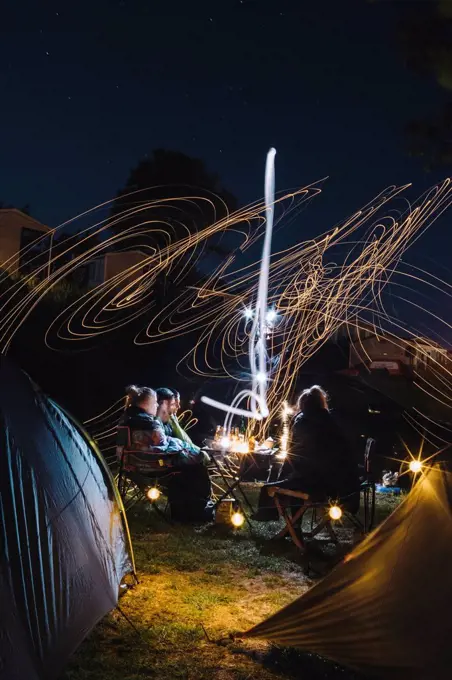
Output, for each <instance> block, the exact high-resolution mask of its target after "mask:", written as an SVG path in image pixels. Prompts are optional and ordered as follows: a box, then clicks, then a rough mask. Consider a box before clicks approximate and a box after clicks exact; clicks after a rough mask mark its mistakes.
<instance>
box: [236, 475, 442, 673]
mask: <svg viewBox="0 0 452 680" xmlns="http://www.w3.org/2000/svg"><path fill="white" fill-rule="evenodd" d="M451 501H452V475H451V474H450V473H449V472H446V471H444V470H443V469H441V468H440V467H439V466H438V467H435V468H433V469H430V470H428V471H427V472H426V473H425V474H423V475H422V477H421V478H420V480H419V482H418V483H417V484H416V486H415V487H414V488H413V490H412V491H411V493H410V494H409V496H408V497H407V498H406V500H405V501H404V502H403V503H401V504H400V506H399V507H398V508H397V509H396V510H395V512H394V513H393V514H392V515H391V516H390V517H389V518H388V519H387V520H386V521H385V522H384V523H383V524H382V525H381V526H380V527H378V528H377V529H376V530H375V531H374V532H373V533H372V534H371V535H370V536H368V538H367V539H366V540H365V541H363V543H361V544H360V546H359V547H358V548H357V549H355V550H354V551H353V552H352V553H351V555H349V556H348V558H347V559H346V561H344V562H343V563H341V564H340V565H339V566H338V567H337V568H336V569H334V570H333V571H332V572H331V573H330V574H329V575H328V576H327V577H326V578H325V579H323V580H322V581H321V582H319V583H318V584H317V585H315V586H314V587H313V588H311V590H309V591H308V592H307V593H306V594H304V595H303V596H302V597H300V598H299V599H297V600H295V602H293V603H292V604H290V605H288V606H287V607H285V608H284V609H282V610H280V611H279V612H277V613H276V614H274V615H273V616H272V617H270V618H269V619H267V620H266V621H264V622H263V623H260V624H259V625H257V626H255V627H254V628H252V629H251V630H249V631H247V632H246V633H245V634H244V637H259V638H265V639H267V640H271V641H274V642H276V643H278V644H281V645H289V646H294V647H299V648H300V649H302V650H306V651H310V652H315V653H317V654H320V655H321V656H323V657H326V658H328V659H331V660H333V661H336V662H337V663H339V664H342V665H344V666H349V667H350V668H353V669H355V670H358V671H361V672H363V673H366V674H369V675H374V676H376V677H381V678H397V679H399V678H410V680H420V679H421V678H422V680H436V679H440V678H441V679H442V678H448V679H450V678H452V505H451Z"/></svg>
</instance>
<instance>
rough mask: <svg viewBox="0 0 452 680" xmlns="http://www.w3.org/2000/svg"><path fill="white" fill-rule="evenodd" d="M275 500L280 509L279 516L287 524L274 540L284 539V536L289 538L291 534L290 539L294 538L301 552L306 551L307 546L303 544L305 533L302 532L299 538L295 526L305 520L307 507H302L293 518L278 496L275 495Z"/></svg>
mask: <svg viewBox="0 0 452 680" xmlns="http://www.w3.org/2000/svg"><path fill="white" fill-rule="evenodd" d="M274 500H275V505H276V507H277V509H278V513H279V516H280V517H282V518H283V519H284V521H285V523H286V524H285V526H284V527H283V528H282V529H281V531H280V532H279V533H278V534H276V536H275V537H274V538H275V539H278V538H283V537H284V536H287V534H290V537H291V538H292V540H293V542H294V543H295V545H296V546H297V548H299V549H300V550H304V549H305V545H304V542H303V533H302V532H301V537H300V536H298V534H297V532H296V530H295V525H296V523H297V522H298V521H300V524H301V521H302V520H303V515H304V513H305V512H306V510H307V508H306V507H305V506H302V507H301V508H300V509H299V510H297V512H296V513H295V515H293V516H292V517H291V516H290V515H289V512H288V509H286V508H283V506H282V505H281V502H280V500H279V498H278V495H277V494H275V496H274Z"/></svg>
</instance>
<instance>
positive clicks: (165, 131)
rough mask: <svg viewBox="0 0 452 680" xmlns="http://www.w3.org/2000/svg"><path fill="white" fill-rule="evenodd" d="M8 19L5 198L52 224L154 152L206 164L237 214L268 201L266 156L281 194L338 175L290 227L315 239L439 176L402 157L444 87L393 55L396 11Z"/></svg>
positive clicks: (267, 6)
mask: <svg viewBox="0 0 452 680" xmlns="http://www.w3.org/2000/svg"><path fill="white" fill-rule="evenodd" d="M2 7H3V8H2V10H1V16H0V32H1V40H0V57H1V59H0V63H1V93H2V97H1V107H0V134H1V144H0V148H1V153H0V200H3V201H4V202H7V203H13V204H16V205H18V206H21V205H24V204H26V203H30V205H31V211H32V214H33V215H34V216H36V217H37V218H38V219H40V220H42V221H43V222H45V223H47V224H49V225H50V226H56V225H57V224H59V223H61V222H63V221H64V220H67V219H69V218H71V217H73V216H75V215H76V214H78V213H80V212H82V211H84V210H86V209H88V208H90V207H91V206H93V205H95V204H97V203H100V202H102V201H105V200H107V199H109V198H112V197H113V196H114V195H115V193H116V190H117V189H119V188H120V187H121V186H122V185H123V184H124V183H125V181H126V179H127V176H128V172H129V170H130V168H131V167H132V166H134V165H135V164H136V163H137V162H138V160H139V159H140V158H141V157H143V156H145V154H146V153H150V152H151V151H152V149H153V148H156V147H167V148H171V149H175V150H180V151H183V152H185V153H187V154H190V155H195V156H199V157H201V158H202V159H204V160H205V161H206V163H207V164H208V167H209V169H211V170H212V171H215V172H217V173H218V174H219V175H220V177H221V180H222V183H223V184H224V186H225V187H226V188H228V189H229V190H230V191H232V192H233V193H234V194H235V195H236V196H237V197H238V199H239V201H240V203H241V204H244V203H248V202H251V201H254V200H256V199H258V198H260V197H261V196H262V193H263V173H264V162H265V154H266V152H267V149H268V148H269V147H270V146H275V147H276V149H277V151H278V156H277V188H278V189H290V188H294V187H299V186H301V185H304V184H306V183H310V182H312V181H315V180H317V179H320V178H322V177H324V176H327V175H328V176H329V177H330V179H329V180H328V182H327V183H326V185H325V187H324V194H323V196H322V197H321V198H320V199H316V201H315V203H314V204H313V205H312V206H310V207H309V210H308V211H306V212H304V213H302V217H301V222H300V221H299V222H298V223H297V225H296V226H295V227H291V229H294V228H296V229H298V230H299V233H300V234H302V235H303V236H306V235H309V236H311V235H314V234H315V233H319V232H321V231H324V230H325V229H326V228H329V227H331V226H332V225H333V224H334V223H335V222H337V221H338V220H339V219H341V218H343V217H346V216H347V215H348V214H349V213H350V212H351V211H352V210H354V209H356V208H358V207H359V206H361V205H362V204H363V203H365V202H367V201H368V200H369V199H370V198H372V196H373V195H375V194H376V193H378V192H379V191H380V190H382V189H383V188H385V187H386V186H388V185H389V184H393V183H405V182H413V183H414V189H413V190H412V191H411V193H410V194H409V195H410V197H411V198H415V197H416V196H417V195H418V194H420V193H422V192H423V191H425V190H426V189H427V188H428V187H429V186H430V185H431V184H433V183H434V182H435V181H437V180H438V179H440V176H439V175H438V176H435V175H432V174H430V175H427V174H425V173H424V171H423V168H422V164H421V162H420V161H418V160H416V159H412V158H410V157H408V156H407V155H406V153H405V150H404V136H403V127H404V125H405V123H406V122H407V121H408V120H409V119H410V118H411V117H416V116H421V115H422V114H423V113H426V112H429V111H430V110H431V108H432V107H434V106H435V105H436V104H437V103H438V101H439V99H440V97H441V91H440V89H439V88H438V87H437V86H435V83H434V82H429V81H428V80H425V81H424V80H422V79H421V78H419V77H417V76H416V75H413V74H411V73H410V72H409V71H408V70H407V69H406V68H405V66H404V64H403V60H402V58H401V56H400V55H398V54H397V51H396V45H395V41H394V39H393V34H394V30H395V23H396V18H397V11H398V6H397V3H391V2H367V1H366V0H347V2H341V1H340V0H328V1H319V2H307V1H304V0H272V1H269V0H215V1H214V2H213V1H210V2H207V1H205V0H194V1H193V2H187V1H176V0H110V1H108V0H90V2H87V1H86V0H78V2H71V1H70V0H64V2H63V1H61V0H60V1H59V2H54V1H53V0H47V1H46V2H45V3H40V2H36V1H33V0H21V2H16V0H9V1H8V0H6V9H5V3H2ZM438 229H439V231H438ZM445 231H446V230H445V229H444V228H441V227H439V228H435V232H434V233H431V234H429V235H428V236H427V237H426V238H425V239H424V241H423V245H422V248H423V252H426V253H427V254H428V255H429V256H431V257H433V258H435V257H436V256H437V255H438V253H437V252H436V251H437V250H438V248H437V245H436V244H437V243H438V237H439V238H440V239H444V238H446V236H444V234H445ZM278 238H279V239H280V242H279V243H276V247H278V245H284V244H283V243H282V240H283V239H284V236H279V237H278ZM447 238H448V239H449V241H448V242H447V241H446V243H449V246H450V240H451V237H450V236H448V235H447ZM439 250H441V251H442V252H444V248H441V249H439ZM415 254H416V253H414V255H415Z"/></svg>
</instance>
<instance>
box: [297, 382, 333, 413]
mask: <svg viewBox="0 0 452 680" xmlns="http://www.w3.org/2000/svg"><path fill="white" fill-rule="evenodd" d="M321 409H326V410H328V395H327V393H326V392H325V390H324V389H322V388H321V387H320V385H312V387H309V388H308V389H307V390H303V392H302V393H301V394H300V396H299V398H298V410H299V411H303V413H312V412H313V411H320V410H321Z"/></svg>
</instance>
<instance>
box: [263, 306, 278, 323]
mask: <svg viewBox="0 0 452 680" xmlns="http://www.w3.org/2000/svg"><path fill="white" fill-rule="evenodd" d="M276 316H277V314H276V312H275V310H274V309H269V310H268V312H267V315H266V317H265V319H266V320H267V321H268V323H272V321H274V320H275V319H276Z"/></svg>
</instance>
